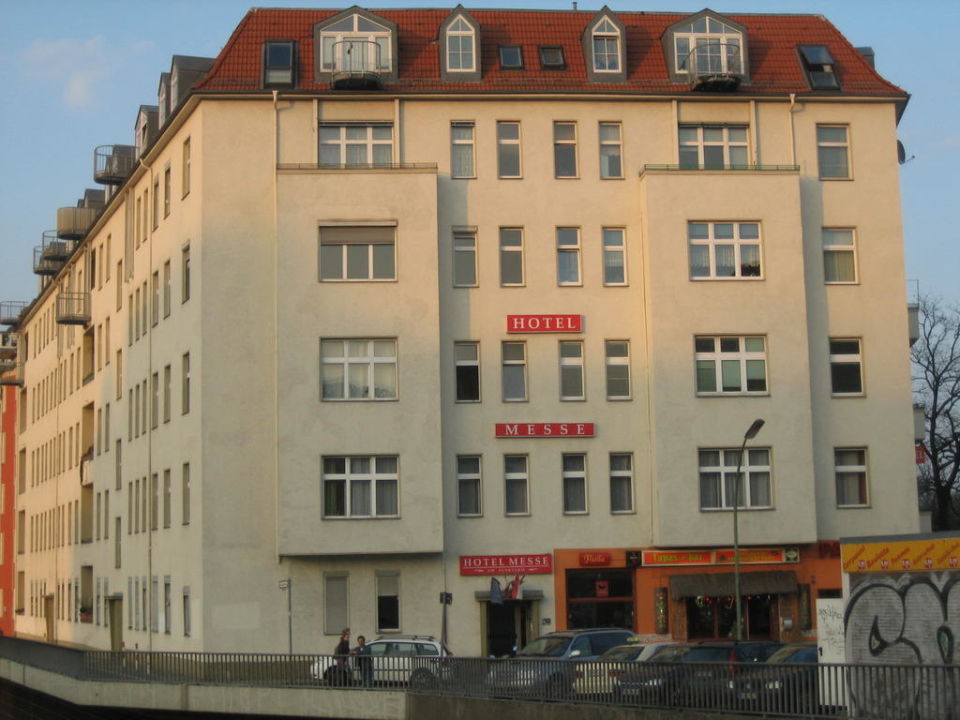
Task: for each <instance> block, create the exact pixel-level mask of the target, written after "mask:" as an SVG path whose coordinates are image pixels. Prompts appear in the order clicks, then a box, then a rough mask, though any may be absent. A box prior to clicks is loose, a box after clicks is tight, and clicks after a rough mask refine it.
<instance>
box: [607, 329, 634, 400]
mask: <svg viewBox="0 0 960 720" xmlns="http://www.w3.org/2000/svg"><path fill="white" fill-rule="evenodd" d="M614 345H624V346H625V347H626V350H627V354H626V356H622V355H611V354H610V351H611V349H612V348H613V346H614ZM603 357H604V370H605V373H604V386H605V390H606V396H607V400H631V399H633V380H632V378H631V370H630V341H629V340H615V339H614V340H604V341H603ZM624 366H625V367H626V368H627V393H626V394H625V395H613V394H611V393H610V383H611V377H610V370H611V368H614V367H624Z"/></svg>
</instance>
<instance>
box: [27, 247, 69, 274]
mask: <svg viewBox="0 0 960 720" xmlns="http://www.w3.org/2000/svg"><path fill="white" fill-rule="evenodd" d="M60 244H66V243H62V242H61V243H60ZM46 250H47V248H46V247H45V246H44V245H37V246H36V247H34V248H33V271H34V272H35V273H36V274H37V275H56V274H57V273H58V272H60V268H62V267H63V260H54V259H53V258H51V257H49V256H48V255H47V254H46Z"/></svg>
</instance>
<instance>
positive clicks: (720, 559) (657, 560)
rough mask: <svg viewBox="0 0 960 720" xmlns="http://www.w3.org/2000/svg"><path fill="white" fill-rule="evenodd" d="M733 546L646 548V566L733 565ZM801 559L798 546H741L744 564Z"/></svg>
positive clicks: (644, 555)
mask: <svg viewBox="0 0 960 720" xmlns="http://www.w3.org/2000/svg"><path fill="white" fill-rule="evenodd" d="M733 561H734V555H733V548H724V549H720V550H644V551H643V558H642V562H643V565H644V567H658V566H659V567H670V566H682V565H732V564H733ZM799 561H800V552H799V551H798V550H797V548H740V562H741V563H742V564H744V565H757V564H764V563H796V562H799Z"/></svg>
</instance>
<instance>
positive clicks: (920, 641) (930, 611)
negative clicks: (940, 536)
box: [844, 571, 960, 717]
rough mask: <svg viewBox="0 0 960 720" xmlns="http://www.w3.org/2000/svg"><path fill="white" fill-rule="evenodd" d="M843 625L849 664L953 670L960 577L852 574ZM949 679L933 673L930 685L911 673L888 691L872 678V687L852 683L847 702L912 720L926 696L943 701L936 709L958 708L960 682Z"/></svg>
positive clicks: (959, 626)
mask: <svg viewBox="0 0 960 720" xmlns="http://www.w3.org/2000/svg"><path fill="white" fill-rule="evenodd" d="M844 625H845V628H846V632H845V635H846V652H847V662H848V663H855V664H863V665H956V664H957V663H960V647H958V646H957V643H958V641H960V575H958V574H957V573H956V572H951V571H940V572H937V571H932V572H913V573H900V574H895V575H877V574H855V575H851V576H850V595H849V600H848V601H847V607H846V612H845V616H844ZM954 675H955V673H953V672H950V671H947V672H946V675H945V676H943V675H942V674H940V673H938V674H937V682H936V683H934V686H931V685H930V683H929V682H928V681H927V680H925V679H924V678H925V676H922V675H919V674H916V673H912V674H908V675H907V674H905V675H899V676H896V677H897V680H896V681H895V682H891V683H889V684H888V685H887V687H878V686H877V683H876V678H875V677H874V678H873V680H872V682H871V685H872V687H866V686H865V687H862V688H861V687H858V685H859V683H857V682H852V683H851V686H850V694H851V699H852V700H853V701H854V702H855V703H856V704H857V705H858V706H859V707H860V708H861V709H863V710H873V709H876V710H880V709H881V708H883V709H885V710H886V711H887V712H889V711H890V709H891V708H896V709H897V711H898V712H902V713H903V714H902V717H912V716H915V715H916V713H917V711H918V710H919V709H920V706H922V705H924V704H926V703H927V701H928V700H929V699H932V698H931V694H936V695H939V696H941V697H940V700H941V703H943V702H944V701H945V704H939V705H938V706H939V707H957V706H958V701H960V694H958V693H960V688H958V687H957V680H958V679H960V678H956V677H954ZM932 679H933V676H931V680H932ZM944 679H945V680H947V682H945V683H944V682H942V680H944ZM944 696H946V697H944ZM874 705H876V708H873V707H872V706H874ZM868 706H870V707H868ZM921 715H923V716H926V714H925V713H922V712H921Z"/></svg>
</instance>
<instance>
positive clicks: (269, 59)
mask: <svg viewBox="0 0 960 720" xmlns="http://www.w3.org/2000/svg"><path fill="white" fill-rule="evenodd" d="M295 61H296V55H295V53H294V44H293V43H292V42H289V41H286V42H265V43H264V44H263V86H264V87H293V80H294V63H295Z"/></svg>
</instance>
